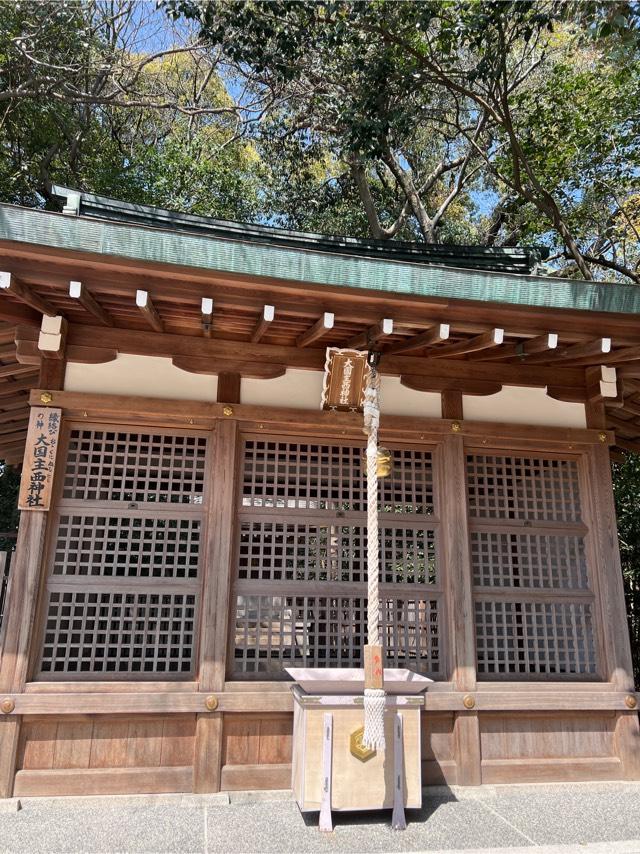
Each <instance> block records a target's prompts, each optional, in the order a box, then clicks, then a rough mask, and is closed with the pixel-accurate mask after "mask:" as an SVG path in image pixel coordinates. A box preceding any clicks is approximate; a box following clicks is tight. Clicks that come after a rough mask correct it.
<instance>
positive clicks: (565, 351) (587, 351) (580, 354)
mask: <svg viewBox="0 0 640 854" xmlns="http://www.w3.org/2000/svg"><path fill="white" fill-rule="evenodd" d="M610 350H611V338H596V339H595V340H594V341H586V342H582V343H580V344H574V345H573V346H571V347H563V348H562V349H555V350H554V351H553V352H549V351H544V352H541V353H536V354H534V355H532V356H528V357H527V359H526V362H527V364H528V365H535V364H538V363H545V362H549V363H553V364H554V365H556V364H560V363H566V364H572V365H589V364H594V363H599V364H603V363H606V362H607V359H605V358H604V356H605V355H606V354H607V353H608V352H609V351H610Z"/></svg>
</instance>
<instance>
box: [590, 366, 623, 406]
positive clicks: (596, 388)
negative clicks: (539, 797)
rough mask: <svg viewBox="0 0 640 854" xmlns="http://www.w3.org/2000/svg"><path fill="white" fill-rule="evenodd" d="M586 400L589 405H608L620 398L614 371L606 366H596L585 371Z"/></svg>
mask: <svg viewBox="0 0 640 854" xmlns="http://www.w3.org/2000/svg"><path fill="white" fill-rule="evenodd" d="M585 377H586V387H587V400H588V401H590V402H591V403H602V402H604V403H608V404H611V403H612V402H613V401H615V400H620V403H622V397H621V395H620V392H619V389H618V382H617V377H616V369H615V368H609V367H607V366H606V365H597V366H594V367H592V368H587V369H586V371H585Z"/></svg>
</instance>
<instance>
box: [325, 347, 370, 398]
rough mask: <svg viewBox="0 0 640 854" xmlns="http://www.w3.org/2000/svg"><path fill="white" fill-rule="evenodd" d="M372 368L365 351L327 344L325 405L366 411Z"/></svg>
mask: <svg viewBox="0 0 640 854" xmlns="http://www.w3.org/2000/svg"><path fill="white" fill-rule="evenodd" d="M368 370H369V368H368V366H367V354H366V353H363V352H362V351H361V350H341V349H340V348H338V347H327V361H326V363H325V372H324V385H323V388H322V408H323V409H338V410H342V411H346V412H362V405H363V403H364V389H365V384H366V379H367V373H368Z"/></svg>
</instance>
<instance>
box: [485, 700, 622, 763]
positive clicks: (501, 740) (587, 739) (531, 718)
mask: <svg viewBox="0 0 640 854" xmlns="http://www.w3.org/2000/svg"><path fill="white" fill-rule="evenodd" d="M615 719H616V715H615V712H604V713H603V712H597V713H593V712H578V711H576V712H571V713H570V714H566V713H565V714H560V715H559V714H554V713H544V712H541V713H538V714H518V713H514V712H510V713H509V714H499V713H496V714H494V713H487V714H483V715H480V742H481V748H482V759H483V761H484V760H492V759H522V760H529V759H550V760H552V759H568V758H583V757H594V758H595V757H607V756H614V755H615V744H614V730H615Z"/></svg>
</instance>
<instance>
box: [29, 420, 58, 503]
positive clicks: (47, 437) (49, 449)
mask: <svg viewBox="0 0 640 854" xmlns="http://www.w3.org/2000/svg"><path fill="white" fill-rule="evenodd" d="M61 421H62V410H61V409H52V408H51V407H48V406H41V407H38V408H36V407H32V409H31V415H30V416H29V430H28V432H27V444H26V447H25V450H24V462H23V465H22V478H21V480H20V495H19V497H18V509H19V510H48V509H49V507H50V505H51V488H52V486H53V473H54V471H55V467H56V455H57V453H58V439H59V436H60V423H61Z"/></svg>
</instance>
